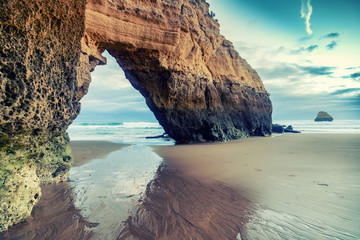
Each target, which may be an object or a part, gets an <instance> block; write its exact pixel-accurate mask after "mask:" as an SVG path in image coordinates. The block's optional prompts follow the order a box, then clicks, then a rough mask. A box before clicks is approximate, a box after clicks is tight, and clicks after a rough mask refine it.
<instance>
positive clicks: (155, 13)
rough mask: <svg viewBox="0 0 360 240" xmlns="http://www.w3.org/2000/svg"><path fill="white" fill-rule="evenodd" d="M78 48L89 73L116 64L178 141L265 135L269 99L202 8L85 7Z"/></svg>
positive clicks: (192, 4) (153, 4)
mask: <svg viewBox="0 0 360 240" xmlns="http://www.w3.org/2000/svg"><path fill="white" fill-rule="evenodd" d="M135 6H136V7H135ZM82 46H83V48H82V49H83V54H85V55H86V56H87V57H88V58H89V60H90V65H91V66H94V64H96V63H99V64H101V63H103V62H104V60H103V58H102V57H101V53H102V52H103V51H104V49H106V50H107V51H109V53H110V54H111V55H112V56H113V57H115V59H116V60H117V62H118V63H119V65H120V66H121V68H122V69H123V70H124V72H125V74H126V76H127V78H128V79H129V81H130V82H131V84H132V85H133V86H134V87H135V88H136V89H138V90H139V91H140V92H141V94H142V95H143V96H144V97H145V99H146V103H147V105H148V106H149V108H150V109H151V110H152V111H153V112H154V114H155V116H156V118H157V119H158V121H159V123H160V124H161V125H162V126H163V127H164V129H165V131H166V132H167V133H168V134H169V135H170V136H171V137H173V138H174V139H175V140H176V141H177V142H199V141H226V140H230V139H236V138H241V137H246V136H249V135H267V134H270V123H271V109H272V108H271V102H270V100H269V94H268V93H267V91H266V90H265V88H264V86H263V84H262V82H261V80H260V78H259V76H258V74H257V73H256V71H255V70H253V69H252V68H251V67H250V66H249V65H248V64H247V63H246V61H245V60H244V59H242V58H241V57H240V56H239V55H238V53H237V52H236V51H235V50H234V47H233V45H232V43H231V42H229V41H227V40H226V39H225V38H224V37H223V36H221V35H220V33H219V25H218V23H217V22H216V21H215V20H214V19H213V18H212V17H211V16H210V15H209V5H208V4H207V3H206V2H205V1H192V0H191V1H186V0H184V1H150V2H146V3H144V2H139V1H136V0H133V1H112V2H110V1H103V0H96V1H95V0H91V1H88V3H87V7H86V12H85V37H84V38H83V45H82ZM84 63H85V61H84ZM85 64H86V63H85Z"/></svg>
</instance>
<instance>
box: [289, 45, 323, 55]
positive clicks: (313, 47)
mask: <svg viewBox="0 0 360 240" xmlns="http://www.w3.org/2000/svg"><path fill="white" fill-rule="evenodd" d="M318 47H319V45H317V44H314V45H310V46H308V47H307V48H305V47H301V48H299V49H296V50H291V51H290V54H300V53H302V52H312V51H314V50H315V49H316V48H318Z"/></svg>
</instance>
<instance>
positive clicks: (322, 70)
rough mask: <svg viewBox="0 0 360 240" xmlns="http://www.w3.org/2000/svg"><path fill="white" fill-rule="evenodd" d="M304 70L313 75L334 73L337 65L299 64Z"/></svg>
mask: <svg viewBox="0 0 360 240" xmlns="http://www.w3.org/2000/svg"><path fill="white" fill-rule="evenodd" d="M298 67H299V68H300V69H302V70H303V71H305V72H307V73H309V74H311V75H321V76H322V75H332V74H333V73H334V72H333V71H332V70H335V69H336V67H324V66H319V67H318V66H298Z"/></svg>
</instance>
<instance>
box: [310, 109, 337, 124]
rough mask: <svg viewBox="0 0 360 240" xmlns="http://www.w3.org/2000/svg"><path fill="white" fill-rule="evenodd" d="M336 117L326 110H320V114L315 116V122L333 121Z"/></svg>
mask: <svg viewBox="0 0 360 240" xmlns="http://www.w3.org/2000/svg"><path fill="white" fill-rule="evenodd" d="M333 120H334V119H333V117H332V116H330V114H328V113H327V112H324V111H320V112H318V115H317V116H316V118H315V120H314V121H315V122H332V121H333Z"/></svg>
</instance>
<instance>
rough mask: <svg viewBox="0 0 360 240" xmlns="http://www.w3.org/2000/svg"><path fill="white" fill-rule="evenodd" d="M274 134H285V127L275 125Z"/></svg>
mask: <svg viewBox="0 0 360 240" xmlns="http://www.w3.org/2000/svg"><path fill="white" fill-rule="evenodd" d="M271 131H272V132H273V133H284V127H283V126H282V125H279V124H273V125H272V127H271Z"/></svg>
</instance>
